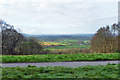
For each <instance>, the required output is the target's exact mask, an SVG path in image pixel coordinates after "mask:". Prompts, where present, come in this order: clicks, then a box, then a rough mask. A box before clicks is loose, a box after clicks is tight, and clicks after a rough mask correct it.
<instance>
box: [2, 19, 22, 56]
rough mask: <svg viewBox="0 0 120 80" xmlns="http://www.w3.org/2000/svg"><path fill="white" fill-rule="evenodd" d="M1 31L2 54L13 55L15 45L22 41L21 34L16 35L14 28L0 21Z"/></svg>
mask: <svg viewBox="0 0 120 80" xmlns="http://www.w3.org/2000/svg"><path fill="white" fill-rule="evenodd" d="M0 25H1V26H0V27H1V30H2V54H11V55H12V54H15V48H16V45H17V44H18V43H20V42H22V40H23V38H24V37H23V36H22V34H20V33H18V32H17V31H16V30H15V29H14V27H13V26H12V25H10V24H7V23H6V22H5V21H3V20H0Z"/></svg>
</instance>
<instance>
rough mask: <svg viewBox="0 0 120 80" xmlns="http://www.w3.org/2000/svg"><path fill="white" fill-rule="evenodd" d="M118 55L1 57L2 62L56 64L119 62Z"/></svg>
mask: <svg viewBox="0 0 120 80" xmlns="http://www.w3.org/2000/svg"><path fill="white" fill-rule="evenodd" d="M118 55H119V53H113V54H105V53H89V54H46V55H3V56H2V62H6V63H10V62H56V61H97V60H120V58H119V56H118Z"/></svg>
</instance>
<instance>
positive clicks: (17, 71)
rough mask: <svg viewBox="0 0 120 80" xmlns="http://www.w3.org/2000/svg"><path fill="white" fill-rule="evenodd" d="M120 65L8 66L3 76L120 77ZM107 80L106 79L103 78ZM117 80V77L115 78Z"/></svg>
mask: <svg viewBox="0 0 120 80" xmlns="http://www.w3.org/2000/svg"><path fill="white" fill-rule="evenodd" d="M119 66H120V65H119ZM118 74H119V73H118V65H117V64H107V65H97V66H84V67H77V68H69V67H58V66H57V67H49V66H48V67H36V66H30V65H29V66H28V67H6V68H2V78H3V79H4V78H18V79H20V78H118ZM103 80H106V79H103ZM113 80H116V79H113Z"/></svg>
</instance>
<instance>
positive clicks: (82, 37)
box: [31, 34, 94, 41]
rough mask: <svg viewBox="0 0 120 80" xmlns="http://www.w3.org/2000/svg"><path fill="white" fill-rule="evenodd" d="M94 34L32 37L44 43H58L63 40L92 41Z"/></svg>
mask: <svg viewBox="0 0 120 80" xmlns="http://www.w3.org/2000/svg"><path fill="white" fill-rule="evenodd" d="M93 35H94V34H65V35H31V36H33V37H36V38H38V39H40V40H43V41H56V40H63V39H77V40H90V39H91V38H92V37H93Z"/></svg>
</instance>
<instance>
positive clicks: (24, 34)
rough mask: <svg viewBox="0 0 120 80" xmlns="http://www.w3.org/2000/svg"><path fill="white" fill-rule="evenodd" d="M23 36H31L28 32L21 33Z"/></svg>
mask: <svg viewBox="0 0 120 80" xmlns="http://www.w3.org/2000/svg"><path fill="white" fill-rule="evenodd" d="M21 34H22V35H23V36H25V37H31V35H29V34H26V33H21Z"/></svg>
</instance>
